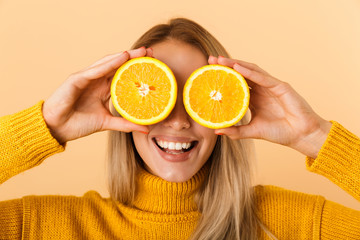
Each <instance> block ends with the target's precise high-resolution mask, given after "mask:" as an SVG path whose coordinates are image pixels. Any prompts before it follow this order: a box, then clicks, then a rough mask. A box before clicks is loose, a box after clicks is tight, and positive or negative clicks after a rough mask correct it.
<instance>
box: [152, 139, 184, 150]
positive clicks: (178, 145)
mask: <svg viewBox="0 0 360 240" xmlns="http://www.w3.org/2000/svg"><path fill="white" fill-rule="evenodd" d="M155 141H156V143H157V144H158V145H159V146H160V147H161V148H164V149H169V150H182V149H189V148H190V147H191V143H190V142H167V141H164V140H157V139H155Z"/></svg>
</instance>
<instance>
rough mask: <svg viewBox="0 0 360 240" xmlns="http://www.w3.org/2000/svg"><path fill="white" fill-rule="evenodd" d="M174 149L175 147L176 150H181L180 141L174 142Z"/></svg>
mask: <svg viewBox="0 0 360 240" xmlns="http://www.w3.org/2000/svg"><path fill="white" fill-rule="evenodd" d="M175 149H176V150H181V149H182V147H181V143H179V142H177V143H176V144H175Z"/></svg>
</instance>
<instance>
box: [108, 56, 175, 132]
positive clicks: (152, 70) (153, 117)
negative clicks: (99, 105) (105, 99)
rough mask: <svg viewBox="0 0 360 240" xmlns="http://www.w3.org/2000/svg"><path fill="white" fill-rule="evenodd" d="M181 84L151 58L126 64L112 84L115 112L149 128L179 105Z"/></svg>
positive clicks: (168, 69)
mask: <svg viewBox="0 0 360 240" xmlns="http://www.w3.org/2000/svg"><path fill="white" fill-rule="evenodd" d="M176 95H177V84H176V80H175V77H174V74H173V73H172V71H171V69H170V68H169V67H168V66H167V65H166V64H165V63H163V62H161V61H159V60H157V59H155V58H150V57H140V58H134V59H131V60H129V61H127V62H126V63H125V64H123V65H122V66H121V67H120V68H119V69H118V70H117V71H116V73H115V75H114V78H113V80H112V83H111V99H112V103H113V105H114V107H115V109H116V110H117V111H118V112H119V113H120V115H121V116H123V117H124V118H126V119H127V120H129V121H131V122H134V123H137V124H141V125H149V124H154V123H157V122H160V121H162V120H163V119H165V118H166V117H167V116H168V115H169V114H170V112H171V110H172V109H173V108H174V106H175V102H176V97H177V96H176Z"/></svg>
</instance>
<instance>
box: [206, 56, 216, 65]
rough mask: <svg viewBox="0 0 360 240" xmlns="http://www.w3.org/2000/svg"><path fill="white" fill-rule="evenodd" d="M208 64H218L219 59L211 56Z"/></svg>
mask: <svg viewBox="0 0 360 240" xmlns="http://www.w3.org/2000/svg"><path fill="white" fill-rule="evenodd" d="M208 63H209V64H218V59H217V57H214V56H211V55H210V56H209V58H208Z"/></svg>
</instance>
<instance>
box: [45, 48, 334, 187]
mask: <svg viewBox="0 0 360 240" xmlns="http://www.w3.org/2000/svg"><path fill="white" fill-rule="evenodd" d="M152 48H153V49H146V48H144V47H142V48H139V49H135V50H129V51H127V52H121V53H116V54H112V55H108V56H105V57H104V58H102V59H100V60H99V61H97V62H95V63H94V64H92V65H91V66H89V67H87V68H85V69H84V70H82V71H79V72H77V73H74V74H72V75H71V76H70V77H69V78H68V79H67V80H66V81H65V82H64V83H63V84H62V85H61V86H60V87H59V88H58V89H57V90H56V91H55V92H54V93H53V94H52V95H51V96H50V97H49V99H47V100H46V101H45V103H44V105H43V109H42V110H43V116H44V120H45V122H46V124H47V126H48V128H49V129H50V132H51V133H52V135H53V136H54V138H56V139H57V140H58V142H59V143H61V144H64V143H66V142H68V141H71V140H75V139H78V138H81V137H84V136H87V135H89V134H92V133H95V132H99V131H104V130H115V131H123V132H133V136H134V141H135V145H136V148H137V150H138V152H139V154H140V156H141V157H142V158H143V160H144V162H145V164H146V166H147V169H148V170H149V171H150V172H151V173H153V174H154V175H157V176H159V177H161V178H163V179H166V180H168V181H176V182H180V181H186V180H187V179H189V178H191V177H192V176H193V175H194V174H195V173H196V172H197V171H198V170H199V169H200V168H201V167H202V166H203V164H204V163H205V162H206V161H207V159H208V157H209V156H210V154H211V152H212V149H213V147H214V145H215V141H216V135H215V134H218V135H225V136H226V137H229V138H231V139H242V138H257V139H263V140H266V141H270V142H273V143H277V144H282V145H285V146H288V147H290V148H292V149H295V150H296V151H299V152H301V153H303V154H304V155H307V156H310V157H312V158H316V157H317V155H318V153H319V151H320V149H321V146H322V145H323V144H324V142H325V140H326V137H327V135H328V133H329V131H330V128H331V123H330V122H329V121H326V120H324V119H323V118H321V117H320V116H319V115H317V114H316V113H315V112H314V111H313V110H312V108H311V107H310V105H309V104H308V103H307V102H306V101H305V99H303V98H302V97H301V96H300V95H299V94H298V93H297V92H296V91H295V90H294V89H293V88H292V87H291V86H290V85H289V84H288V83H286V82H283V81H281V80H279V79H277V78H275V77H273V76H271V75H270V74H269V73H267V72H266V71H264V70H263V69H261V68H260V67H259V66H257V65H256V64H253V63H248V62H245V61H242V60H235V59H229V58H224V57H214V56H210V57H209V59H206V58H205V56H203V55H202V54H201V52H199V51H198V50H197V49H196V48H194V47H192V46H190V45H188V44H184V43H181V42H178V41H166V42H162V43H158V44H156V45H154V46H152ZM143 56H149V57H155V58H158V59H160V60H161V61H163V62H165V63H166V64H167V65H168V66H169V67H170V68H171V69H172V70H173V71H174V74H175V77H176V79H177V81H178V84H179V93H178V95H179V96H180V97H178V99H177V103H176V106H175V108H174V110H173V111H172V113H171V114H170V116H169V117H168V118H166V119H165V120H164V121H162V122H161V123H158V124H155V125H152V126H140V125H137V124H134V123H131V122H129V121H127V120H125V119H123V118H121V117H114V116H112V114H111V113H110V111H109V100H110V84H111V80H112V77H113V75H114V74H115V72H116V69H117V68H119V67H120V66H121V65H122V64H124V63H125V62H126V61H127V60H129V59H131V58H136V57H143ZM205 64H220V65H225V66H228V67H232V68H233V69H234V70H235V71H238V72H239V73H240V74H242V75H243V76H244V77H245V78H246V80H247V82H248V84H249V86H250V87H251V91H250V95H251V98H250V110H251V115H252V119H251V121H250V123H249V124H248V125H244V126H233V127H229V128H226V129H217V130H210V129H206V128H204V127H202V126H199V125H198V124H196V123H195V122H194V121H193V120H192V119H191V118H189V116H188V115H187V114H186V112H185V110H184V106H183V104H182V97H181V96H182V94H181V93H182V88H183V85H184V83H185V80H186V79H187V77H188V76H189V75H190V74H191V73H192V72H193V71H194V70H195V69H197V68H199V67H201V66H203V65H205ZM154 137H157V138H163V139H165V140H171V141H180V142H181V141H194V140H195V141H196V142H197V145H196V146H195V147H194V149H193V150H191V151H192V152H191V154H188V155H187V156H185V157H183V158H182V157H179V158H176V157H170V158H168V157H166V155H164V154H162V155H161V152H159V151H158V152H156V151H155V150H154V149H155V148H154V147H155V146H154V142H153V140H152V139H153V138H154ZM174 158H175V160H176V161H169V160H174ZM179 160H181V161H179Z"/></svg>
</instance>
